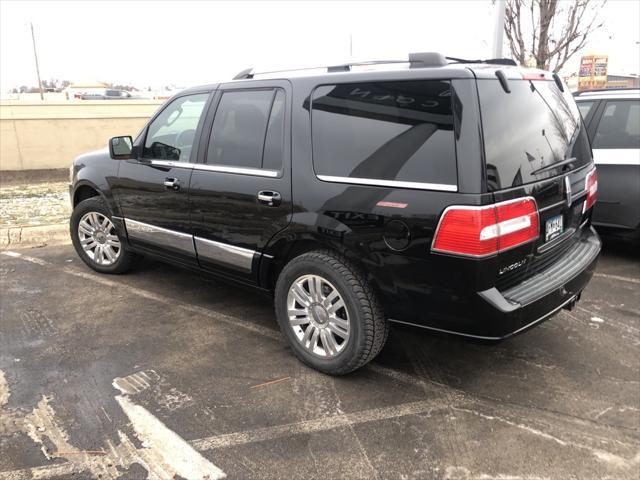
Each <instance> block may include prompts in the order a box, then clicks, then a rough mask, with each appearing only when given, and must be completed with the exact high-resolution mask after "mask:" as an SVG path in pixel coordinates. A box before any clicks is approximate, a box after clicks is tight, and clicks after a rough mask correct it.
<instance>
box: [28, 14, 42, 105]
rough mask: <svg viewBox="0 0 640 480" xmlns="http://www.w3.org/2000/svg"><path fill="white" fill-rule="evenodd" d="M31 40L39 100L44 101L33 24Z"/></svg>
mask: <svg viewBox="0 0 640 480" xmlns="http://www.w3.org/2000/svg"><path fill="white" fill-rule="evenodd" d="M31 40H33V56H34V57H35V59H36V74H37V75H38V88H39V89H40V100H44V91H43V90H42V81H41V80H40V67H39V66H38V52H37V51H36V37H35V35H34V34H33V23H32V24H31Z"/></svg>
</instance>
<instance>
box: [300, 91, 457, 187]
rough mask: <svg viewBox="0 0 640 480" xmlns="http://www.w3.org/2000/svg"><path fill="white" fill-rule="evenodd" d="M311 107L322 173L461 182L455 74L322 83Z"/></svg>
mask: <svg viewBox="0 0 640 480" xmlns="http://www.w3.org/2000/svg"><path fill="white" fill-rule="evenodd" d="M311 110H312V116H311V125H312V139H313V165H314V169H315V172H316V174H317V175H318V176H319V177H320V178H322V177H323V176H325V177H341V178H349V179H366V180H381V181H394V182H412V183H428V184H446V185H449V186H450V185H453V186H455V185H456V184H457V170H456V156H455V141H454V132H453V125H454V122H453V111H452V108H451V84H450V83H449V82H448V81H441V80H421V81H404V82H371V83H358V84H353V83H352V84H340V85H327V86H322V87H318V88H317V89H316V90H315V91H314V94H313V98H312V103H311ZM354 181H355V180H354ZM356 182H357V181H356Z"/></svg>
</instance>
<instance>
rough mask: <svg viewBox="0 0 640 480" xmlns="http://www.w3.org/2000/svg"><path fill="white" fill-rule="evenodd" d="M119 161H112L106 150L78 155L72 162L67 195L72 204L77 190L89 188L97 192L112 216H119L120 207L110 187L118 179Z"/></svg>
mask: <svg viewBox="0 0 640 480" xmlns="http://www.w3.org/2000/svg"><path fill="white" fill-rule="evenodd" d="M119 166H120V161H117V160H113V159H111V157H110V156H109V152H108V150H107V149H104V150H98V151H96V152H90V153H87V154H84V155H80V156H79V157H78V158H76V159H75V160H74V162H73V174H72V182H71V188H70V191H69V194H70V196H71V202H72V204H73V203H75V202H74V199H75V196H76V193H77V192H78V190H79V189H80V188H82V187H89V188H92V189H93V190H95V191H96V192H98V194H99V195H100V197H101V198H102V199H103V200H104V201H105V203H106V204H107V207H108V208H109V210H110V211H111V212H112V214H113V215H116V216H121V212H120V207H119V205H118V202H117V201H116V198H115V197H114V195H113V191H112V189H111V185H112V184H113V182H114V181H115V179H116V178H117V177H118V169H119Z"/></svg>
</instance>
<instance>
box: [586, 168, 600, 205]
mask: <svg viewBox="0 0 640 480" xmlns="http://www.w3.org/2000/svg"><path fill="white" fill-rule="evenodd" d="M584 188H585V190H586V191H587V199H586V200H585V201H584V204H583V207H582V213H584V212H586V211H587V210H589V209H590V208H591V207H593V204H594V203H596V199H597V198H598V171H597V170H596V169H595V168H594V169H593V170H591V171H590V172H589V173H587V176H586V177H585V179H584Z"/></svg>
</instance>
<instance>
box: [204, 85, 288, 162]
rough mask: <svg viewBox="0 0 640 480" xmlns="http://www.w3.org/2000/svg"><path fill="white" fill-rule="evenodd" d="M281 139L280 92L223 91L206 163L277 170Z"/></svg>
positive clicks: (282, 117)
mask: <svg viewBox="0 0 640 480" xmlns="http://www.w3.org/2000/svg"><path fill="white" fill-rule="evenodd" d="M267 127H269V128H268V129H267ZM283 139H284V91H283V90H281V89H275V90H243V91H230V92H224V93H223V94H222V98H221V99H220V103H219V105H218V108H217V109H216V115H215V118H214V120H213V126H212V130H211V137H210V140H209V146H208V148H207V163H208V164H210V165H225V166H232V167H243V168H247V167H248V168H268V169H273V170H278V169H280V168H281V166H282V148H283ZM263 161H266V164H263Z"/></svg>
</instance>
